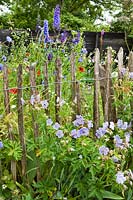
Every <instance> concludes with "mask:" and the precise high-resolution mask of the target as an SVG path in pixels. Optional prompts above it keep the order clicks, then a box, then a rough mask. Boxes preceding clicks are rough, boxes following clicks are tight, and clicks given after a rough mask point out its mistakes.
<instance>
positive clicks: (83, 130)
mask: <svg viewBox="0 0 133 200" xmlns="http://www.w3.org/2000/svg"><path fill="white" fill-rule="evenodd" d="M88 135H89V129H88V128H86V127H82V128H80V129H79V130H76V129H73V130H72V131H71V137H73V138H75V139H76V138H79V137H81V136H88Z"/></svg>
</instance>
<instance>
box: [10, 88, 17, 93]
mask: <svg viewBox="0 0 133 200" xmlns="http://www.w3.org/2000/svg"><path fill="white" fill-rule="evenodd" d="M9 92H10V93H11V94H17V93H18V89H17V88H12V89H10V90H9Z"/></svg>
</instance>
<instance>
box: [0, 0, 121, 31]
mask: <svg viewBox="0 0 133 200" xmlns="http://www.w3.org/2000/svg"><path fill="white" fill-rule="evenodd" d="M118 1H119V0H117V1H112V0H75V1H72V0H50V1H49V0H43V1H42V0H13V1H11V0H2V1H0V3H2V4H6V5H8V7H9V8H10V10H11V13H10V14H8V15H6V16H1V17H0V18H1V22H2V23H1V27H4V28H6V27H15V28H31V29H35V26H36V23H37V18H38V16H39V18H40V25H43V20H44V19H47V20H48V21H49V24H50V25H51V26H52V23H53V22H52V19H53V9H54V8H55V6H56V4H60V6H61V22H62V28H65V29H69V28H71V29H83V28H86V29H91V30H92V29H95V28H96V27H94V25H93V24H94V21H95V20H96V19H102V17H103V16H102V11H103V9H110V10H112V9H113V8H114V6H116V3H117V2H118Z"/></svg>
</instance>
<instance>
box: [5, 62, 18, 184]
mask: <svg viewBox="0 0 133 200" xmlns="http://www.w3.org/2000/svg"><path fill="white" fill-rule="evenodd" d="M3 90H4V106H5V114H6V115H7V116H8V115H9V114H10V99H9V90H8V68H7V66H6V65H4V68H3ZM7 129H8V134H9V139H10V140H14V137H13V134H12V128H11V126H10V124H9V123H8V124H7ZM11 174H12V178H13V180H14V181H16V179H17V172H16V161H15V160H11Z"/></svg>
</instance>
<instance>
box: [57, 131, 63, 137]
mask: <svg viewBox="0 0 133 200" xmlns="http://www.w3.org/2000/svg"><path fill="white" fill-rule="evenodd" d="M56 136H57V137H58V138H62V137H63V136H64V133H63V131H62V130H58V131H56Z"/></svg>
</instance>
